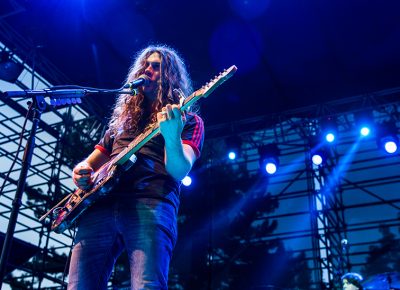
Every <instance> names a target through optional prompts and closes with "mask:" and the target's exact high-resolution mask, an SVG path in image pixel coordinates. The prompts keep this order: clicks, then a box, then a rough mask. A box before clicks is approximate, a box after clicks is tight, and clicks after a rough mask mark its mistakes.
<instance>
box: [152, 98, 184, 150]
mask: <svg viewBox="0 0 400 290" xmlns="http://www.w3.org/2000/svg"><path fill="white" fill-rule="evenodd" d="M157 122H158V125H159V127H160V132H161V134H162V135H163V137H164V140H165V143H166V144H173V143H175V142H177V141H180V139H181V134H182V130H183V126H184V125H185V122H186V117H185V115H184V113H182V112H181V111H180V109H179V105H170V104H168V105H166V106H165V107H164V108H162V112H159V113H157Z"/></svg>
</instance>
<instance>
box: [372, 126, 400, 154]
mask: <svg viewBox="0 0 400 290" xmlns="http://www.w3.org/2000/svg"><path fill="white" fill-rule="evenodd" d="M376 138H377V139H376V141H377V144H378V147H379V148H381V149H384V150H385V151H386V153H389V154H393V153H396V152H397V148H398V147H399V138H398V136H397V126H396V123H395V122H394V121H386V122H384V123H382V124H379V125H378V126H377V133H376Z"/></svg>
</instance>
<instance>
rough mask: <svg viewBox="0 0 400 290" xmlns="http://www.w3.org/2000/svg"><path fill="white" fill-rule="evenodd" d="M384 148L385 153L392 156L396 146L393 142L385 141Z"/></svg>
mask: <svg viewBox="0 0 400 290" xmlns="http://www.w3.org/2000/svg"><path fill="white" fill-rule="evenodd" d="M384 148H385V150H386V152H387V153H390V154H393V153H395V152H396V151H397V144H396V142H395V141H394V140H391V141H386V142H385V144H384Z"/></svg>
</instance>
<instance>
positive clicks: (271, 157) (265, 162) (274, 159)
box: [258, 143, 280, 174]
mask: <svg viewBox="0 0 400 290" xmlns="http://www.w3.org/2000/svg"><path fill="white" fill-rule="evenodd" d="M258 153H259V154H260V160H259V162H260V168H261V169H262V170H263V171H264V170H265V172H267V173H268V174H274V173H275V172H276V171H277V170H278V167H279V154H280V150H279V148H278V145H277V144H276V143H271V144H266V145H262V146H260V147H259V148H258Z"/></svg>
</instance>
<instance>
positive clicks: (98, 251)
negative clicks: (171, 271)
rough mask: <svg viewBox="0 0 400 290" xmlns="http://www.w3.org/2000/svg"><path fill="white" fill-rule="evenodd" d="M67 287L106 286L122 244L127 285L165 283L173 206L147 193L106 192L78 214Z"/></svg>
mask: <svg viewBox="0 0 400 290" xmlns="http://www.w3.org/2000/svg"><path fill="white" fill-rule="evenodd" d="M78 222H79V223H78V232H77V235H76V239H75V246H74V248H73V251H72V257H71V263H70V268H69V284H68V289H85V290H91V289H107V281H108V279H109V278H110V275H111V273H112V268H113V265H114V263H115V261H116V259H117V257H118V256H119V255H120V253H121V252H122V251H123V250H124V249H126V251H127V253H128V258H129V264H130V271H131V289H135V290H136V289H167V284H168V268H169V262H170V259H171V256H172V250H173V247H174V246H175V243H176V236H177V231H176V209H175V208H174V207H173V206H172V205H171V204H169V203H168V202H165V201H161V200H158V199H152V198H140V199H134V198H126V197H124V198H122V197H121V198H114V199H111V198H107V199H103V200H99V201H98V202H96V203H95V204H94V205H92V206H91V207H90V208H89V209H88V210H87V211H86V212H85V213H84V214H83V215H82V216H81V217H80V218H79V220H78Z"/></svg>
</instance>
